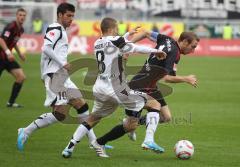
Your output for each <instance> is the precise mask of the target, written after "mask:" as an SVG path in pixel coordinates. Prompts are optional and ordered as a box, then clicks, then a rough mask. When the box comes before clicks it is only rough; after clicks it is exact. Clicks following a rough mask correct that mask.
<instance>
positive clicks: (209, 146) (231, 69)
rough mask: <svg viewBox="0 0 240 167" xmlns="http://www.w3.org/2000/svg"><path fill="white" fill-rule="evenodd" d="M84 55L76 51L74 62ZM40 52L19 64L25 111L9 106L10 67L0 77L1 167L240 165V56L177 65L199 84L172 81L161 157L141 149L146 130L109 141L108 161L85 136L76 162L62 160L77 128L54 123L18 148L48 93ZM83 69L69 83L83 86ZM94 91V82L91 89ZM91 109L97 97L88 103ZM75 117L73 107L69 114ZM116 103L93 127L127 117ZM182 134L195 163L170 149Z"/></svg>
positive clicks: (103, 128)
mask: <svg viewBox="0 0 240 167" xmlns="http://www.w3.org/2000/svg"><path fill="white" fill-rule="evenodd" d="M78 58H80V57H77V56H72V57H71V60H75V59H78ZM145 58H146V57H144V56H133V57H131V58H130V59H129V62H128V64H129V65H142V64H143V62H144V59H145ZM39 60H40V57H39V55H28V57H27V61H26V62H25V63H22V64H21V65H22V67H23V69H24V71H25V73H26V75H27V80H26V82H25V83H24V86H23V89H22V91H21V93H20V96H19V98H18V99H17V102H19V103H20V104H23V105H24V106H25V107H24V108H22V109H9V108H6V107H5V105H6V102H7V100H8V97H9V94H10V90H11V87H12V83H13V79H12V77H11V76H10V75H8V74H7V73H6V72H4V73H3V75H2V76H1V78H0V99H1V100H0V167H6V166H9V167H18V166H22V167H33V166H34V167H43V166H47V167H48V166H49V167H55V166H56V167H61V166H69V167H75V166H76V167H79V166H81V167H86V166H89V167H100V166H102V167H104V166H107V167H110V166H114V167H118V166H119V167H120V166H121V167H123V166H124V167H134V166H136V167H150V166H152V167H157V166H162V167H163V166H164V167H165V166H169V167H172V166H179V167H181V166H182V167H183V166H184V167H186V166H191V167H195V166H199V167H205V166H211V167H213V166H216V167H219V166H223V167H225V166H231V167H232V166H239V162H240V161H239V160H240V133H239V132H240V130H239V129H240V123H239V122H240V75H239V71H240V67H239V64H240V58H226V57H184V56H182V60H181V62H180V64H179V65H178V74H180V75H186V74H195V75H196V76H197V77H198V88H193V87H191V86H190V85H186V84H175V85H174V84H172V85H171V86H172V87H173V90H174V91H173V94H171V95H169V96H168V97H166V100H167V102H168V104H169V106H170V109H171V111H172V115H173V121H172V122H171V123H169V124H165V125H160V126H158V130H157V133H156V135H155V140H156V142H157V143H159V144H160V145H161V146H163V147H164V148H165V150H166V152H165V153H164V154H154V153H153V152H150V151H144V150H142V149H141V147H140V145H141V142H142V141H143V139H144V134H145V127H143V126H142V127H139V128H138V130H137V141H136V142H132V141H130V140H129V139H128V137H127V136H124V137H122V138H121V139H119V140H116V141H114V142H111V143H109V144H111V145H113V146H114V147H115V149H114V150H108V151H107V152H108V154H109V155H110V156H111V157H110V158H108V159H102V158H99V157H96V155H95V152H94V151H93V150H91V149H89V147H88V140H87V139H86V138H84V140H83V141H82V142H80V143H79V145H78V146H77V148H76V150H75V152H74V154H73V157H72V158H71V159H63V158H62V157H61V151H62V150H63V149H64V147H65V146H66V144H67V142H68V141H69V139H70V138H71V135H72V134H73V132H74V131H75V129H76V127H77V125H65V124H56V125H53V126H51V127H48V128H45V129H42V130H39V131H37V132H36V133H34V134H33V135H32V136H31V137H30V139H29V140H28V142H27V144H26V146H25V150H24V152H19V151H17V149H16V137H17V129H18V128H19V127H23V126H26V125H28V124H29V123H30V122H31V121H33V120H34V119H35V118H37V117H38V116H39V115H40V114H42V113H44V112H49V111H51V110H50V109H48V108H45V107H44V106H43V102H44V99H45V90H44V87H43V83H42V82H41V80H40V70H39ZM82 78H83V75H82V71H78V72H76V73H75V74H74V75H73V76H72V80H73V81H74V82H75V83H76V84H77V86H78V87H79V88H80V89H81V88H84V85H82V82H81V81H82ZM87 88H88V89H90V88H91V87H89V86H88V87H87ZM88 102H89V104H90V108H92V101H88ZM71 113H73V114H74V111H71ZM123 116H124V112H123V110H122V109H121V108H119V109H118V110H117V111H116V112H115V113H114V114H113V115H111V116H109V117H107V118H105V119H104V120H103V121H102V122H101V123H100V124H99V125H98V126H97V127H96V128H95V132H96V134H97V136H101V135H102V134H104V133H105V132H107V131H108V130H110V128H112V127H113V126H114V125H116V124H118V123H119V122H120V120H121V119H122V118H123ZM180 139H188V140H190V141H192V143H193V144H194V146H195V154H194V156H193V158H192V159H190V160H186V161H183V160H179V159H177V158H176V157H175V155H174V152H173V147H174V145H175V143H176V142H177V141H178V140H180Z"/></svg>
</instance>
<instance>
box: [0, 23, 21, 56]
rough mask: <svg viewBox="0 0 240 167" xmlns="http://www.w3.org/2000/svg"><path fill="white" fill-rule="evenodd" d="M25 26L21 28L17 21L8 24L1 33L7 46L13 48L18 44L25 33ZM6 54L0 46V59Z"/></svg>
mask: <svg viewBox="0 0 240 167" xmlns="http://www.w3.org/2000/svg"><path fill="white" fill-rule="evenodd" d="M23 32H24V29H23V27H21V28H19V27H18V25H17V22H16V21H13V22H11V23H9V24H7V25H6V26H5V27H4V29H3V31H2V34H1V38H2V39H3V40H4V41H5V43H6V45H7V47H8V48H9V49H10V50H12V48H13V47H15V45H16V44H17V42H18V40H19V39H20V37H21V35H22V34H23ZM5 58H6V54H5V52H4V50H3V49H2V48H0V59H5Z"/></svg>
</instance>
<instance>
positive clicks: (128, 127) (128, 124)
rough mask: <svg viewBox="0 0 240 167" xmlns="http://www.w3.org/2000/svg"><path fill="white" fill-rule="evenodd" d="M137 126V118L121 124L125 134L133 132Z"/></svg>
mask: <svg viewBox="0 0 240 167" xmlns="http://www.w3.org/2000/svg"><path fill="white" fill-rule="evenodd" d="M137 126H138V119H137V118H132V119H131V118H128V119H126V120H125V121H124V122H123V127H124V129H125V131H126V132H131V131H133V130H135V129H136V128H137Z"/></svg>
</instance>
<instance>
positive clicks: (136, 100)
mask: <svg viewBox="0 0 240 167" xmlns="http://www.w3.org/2000/svg"><path fill="white" fill-rule="evenodd" d="M145 49H146V48H145ZM138 50H141V49H140V48H137V46H136V45H134V44H132V43H127V42H126V41H125V39H124V38H123V37H119V36H107V37H102V38H100V39H98V40H97V41H96V42H95V43H94V51H95V55H96V59H97V62H98V70H99V75H98V77H97V80H96V82H95V84H94V86H93V95H94V96H95V101H94V107H93V112H95V113H97V114H99V115H101V116H103V117H104V116H107V115H109V114H111V113H112V112H114V110H115V109H116V107H117V105H118V104H120V105H122V106H124V108H125V109H126V110H131V111H136V112H138V111H140V110H141V109H142V108H143V106H144V105H145V100H146V94H144V93H139V92H137V91H133V90H131V89H130V88H129V87H128V85H127V82H126V79H125V75H124V73H123V67H122V55H123V54H124V53H133V52H136V51H138ZM147 51H148V52H151V51H155V50H152V49H151V48H148V49H147Z"/></svg>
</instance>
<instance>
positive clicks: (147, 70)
mask: <svg viewBox="0 0 240 167" xmlns="http://www.w3.org/2000/svg"><path fill="white" fill-rule="evenodd" d="M144 38H148V39H150V40H152V41H154V42H156V48H162V50H163V51H164V52H166V53H167V58H166V59H165V60H158V59H157V58H156V57H155V56H154V55H153V54H150V56H149V58H148V59H147V60H146V62H145V64H144V66H143V67H142V69H141V70H140V71H139V72H138V74H137V75H135V76H134V77H133V78H132V80H131V81H130V83H129V86H130V88H132V89H134V90H139V91H143V92H146V93H147V94H148V95H150V96H152V97H153V98H155V99H156V100H158V102H159V103H160V104H161V110H160V113H152V112H148V113H147V115H146V116H143V117H141V118H140V121H139V122H140V124H146V125H147V130H146V136H145V140H144V142H146V141H148V138H149V137H148V136H149V135H148V134H149V133H154V132H155V131H156V128H157V124H158V122H159V121H160V123H164V122H169V121H170V120H171V112H170V109H169V107H168V105H167V103H166V101H165V100H164V98H163V95H162V94H163V93H162V92H161V90H159V89H158V87H157V82H158V81H159V80H160V79H161V80H163V81H165V82H167V83H182V82H185V83H188V84H190V85H192V86H194V87H196V86H197V78H196V76H195V75H187V76H179V75H176V71H177V67H176V66H177V64H178V62H179V60H180V54H183V55H187V54H190V53H193V52H194V51H195V48H196V47H197V45H198V42H199V38H198V37H197V35H196V34H194V33H193V32H183V33H181V35H180V37H179V38H178V40H177V41H175V40H174V39H172V38H171V37H168V36H166V35H163V34H159V33H156V32H148V31H144V32H141V33H139V34H137V35H136V36H135V37H134V38H133V39H132V42H137V41H140V40H142V39H144ZM149 124H151V125H152V124H155V125H154V126H155V128H153V129H148V125H149ZM129 137H130V139H132V140H136V134H135V133H134V132H131V133H130V134H129Z"/></svg>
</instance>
